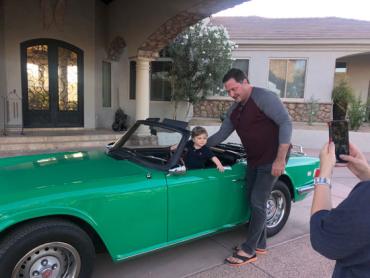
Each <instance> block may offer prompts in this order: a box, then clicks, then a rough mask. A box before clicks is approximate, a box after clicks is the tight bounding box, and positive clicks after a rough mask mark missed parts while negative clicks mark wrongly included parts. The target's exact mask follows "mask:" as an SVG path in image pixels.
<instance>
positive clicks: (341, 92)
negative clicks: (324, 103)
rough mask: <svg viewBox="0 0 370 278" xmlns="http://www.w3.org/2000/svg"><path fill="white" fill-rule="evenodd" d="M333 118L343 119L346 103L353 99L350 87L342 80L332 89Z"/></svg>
mask: <svg viewBox="0 0 370 278" xmlns="http://www.w3.org/2000/svg"><path fill="white" fill-rule="evenodd" d="M332 98H333V119H334V120H344V119H345V118H346V114H347V107H348V104H349V103H351V102H353V101H354V98H353V94H352V89H351V87H349V86H348V84H347V82H346V81H344V80H342V81H341V82H340V83H339V85H338V86H335V87H334V89H333V94H332Z"/></svg>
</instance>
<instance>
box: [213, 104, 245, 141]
mask: <svg viewBox="0 0 370 278" xmlns="http://www.w3.org/2000/svg"><path fill="white" fill-rule="evenodd" d="M237 105H238V104H237V103H234V104H233V105H231V107H230V108H229V110H228V111H227V113H226V117H225V119H224V121H223V122H222V124H221V127H220V129H219V130H218V131H217V132H216V133H215V134H213V135H212V136H210V137H209V138H208V141H207V146H209V147H213V146H216V145H218V144H220V143H221V142H223V141H224V140H226V138H227V137H229V136H230V134H231V133H233V131H234V125H233V123H232V122H231V120H230V115H231V113H232V111H233V110H234V109H235V107H236V106H237Z"/></svg>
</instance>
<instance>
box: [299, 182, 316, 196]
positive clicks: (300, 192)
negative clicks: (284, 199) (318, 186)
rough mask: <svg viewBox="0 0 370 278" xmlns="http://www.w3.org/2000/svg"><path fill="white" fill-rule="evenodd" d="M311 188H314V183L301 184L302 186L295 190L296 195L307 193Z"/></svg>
mask: <svg viewBox="0 0 370 278" xmlns="http://www.w3.org/2000/svg"><path fill="white" fill-rule="evenodd" d="M313 190H314V184H313V183H312V184H309V185H305V186H302V187H300V188H298V189H297V192H298V195H303V194H306V193H309V192H311V191H313Z"/></svg>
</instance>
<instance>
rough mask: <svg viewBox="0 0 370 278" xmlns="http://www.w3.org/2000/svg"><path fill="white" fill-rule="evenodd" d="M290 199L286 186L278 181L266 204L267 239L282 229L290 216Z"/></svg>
mask: <svg viewBox="0 0 370 278" xmlns="http://www.w3.org/2000/svg"><path fill="white" fill-rule="evenodd" d="M291 203H292V199H291V196H290V192H289V189H288V186H287V185H286V184H285V183H284V182H283V181H280V180H278V181H277V182H276V183H275V185H274V186H273V188H272V190H271V194H270V196H269V198H268V200H267V203H266V233H267V237H272V236H274V235H276V234H277V233H278V232H280V231H281V229H282V228H283V227H284V225H285V223H286V221H287V220H288V217H289V214H290V208H291Z"/></svg>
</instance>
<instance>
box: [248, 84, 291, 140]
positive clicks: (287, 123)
mask: <svg viewBox="0 0 370 278" xmlns="http://www.w3.org/2000/svg"><path fill="white" fill-rule="evenodd" d="M255 90H256V93H254V94H252V98H253V100H254V102H255V103H256V105H257V106H258V108H259V109H261V111H262V112H263V113H265V115H266V116H267V117H269V118H270V119H271V120H273V121H274V122H275V123H276V124H277V125H278V126H279V144H290V140H291V138H292V129H293V127H292V121H291V119H290V116H289V113H288V111H287V110H286V108H285V106H284V104H283V103H282V102H281V99H280V98H279V97H278V96H277V95H276V94H275V93H274V92H271V91H269V90H265V89H262V88H257V87H256V88H255Z"/></svg>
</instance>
